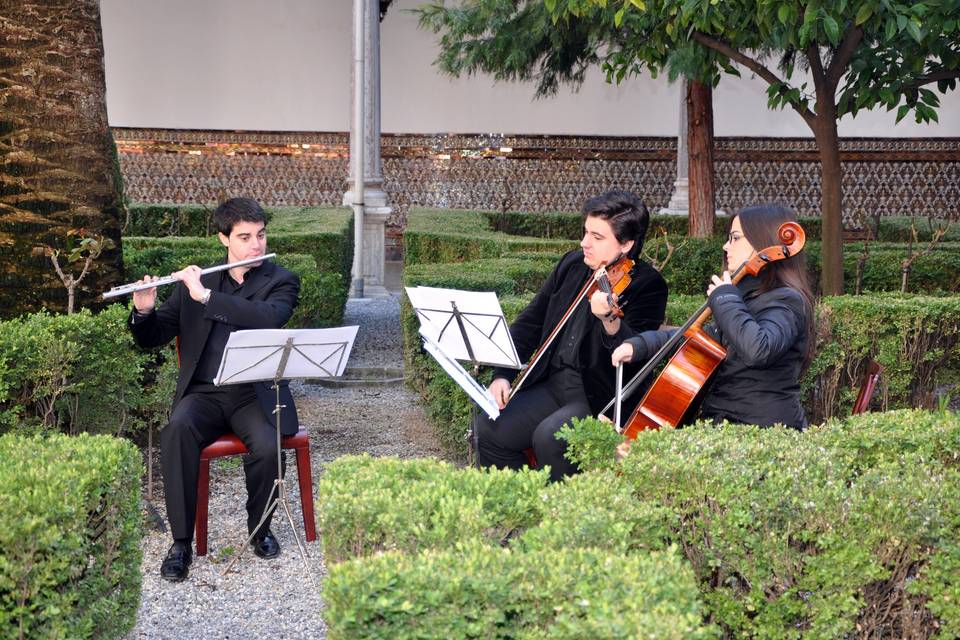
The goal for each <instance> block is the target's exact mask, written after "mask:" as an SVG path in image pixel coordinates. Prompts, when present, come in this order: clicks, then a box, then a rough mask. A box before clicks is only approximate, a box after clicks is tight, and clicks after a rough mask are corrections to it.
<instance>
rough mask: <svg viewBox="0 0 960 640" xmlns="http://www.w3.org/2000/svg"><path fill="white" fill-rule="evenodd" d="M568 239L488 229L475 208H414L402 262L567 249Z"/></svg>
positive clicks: (406, 233)
mask: <svg viewBox="0 0 960 640" xmlns="http://www.w3.org/2000/svg"><path fill="white" fill-rule="evenodd" d="M575 248H576V243H575V242H571V241H569V240H548V239H541V238H526V237H522V236H511V235H508V234H505V233H499V232H496V231H491V230H490V228H489V226H488V224H487V221H486V218H485V217H484V216H483V215H482V214H480V213H477V212H474V211H456V210H444V209H417V210H414V211H411V212H410V213H409V214H408V215H407V226H406V228H405V229H404V232H403V262H404V265H405V266H412V265H416V264H428V263H442V262H463V261H465V260H477V259H480V258H499V257H501V256H509V255H511V254H512V253H514V252H529V251H545V252H548V253H554V254H555V253H557V252H566V251H569V250H570V249H575Z"/></svg>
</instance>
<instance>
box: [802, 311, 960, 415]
mask: <svg viewBox="0 0 960 640" xmlns="http://www.w3.org/2000/svg"><path fill="white" fill-rule="evenodd" d="M817 316H818V323H817V324H818V327H817V350H816V353H815V355H814V359H813V362H812V363H811V365H810V369H809V370H808V371H807V373H806V374H805V376H804V378H803V380H802V381H801V383H802V386H803V394H804V398H805V404H806V405H807V407H808V414H809V415H808V417H810V418H811V419H812V420H813V421H815V422H819V421H821V420H822V419H825V418H827V417H829V416H832V415H844V414H845V413H846V412H847V411H849V407H851V406H852V405H853V401H854V399H855V396H856V392H857V390H858V387H859V385H860V380H861V378H862V377H863V373H864V371H865V370H866V364H867V363H868V362H869V360H871V359H873V360H876V361H877V362H879V363H880V364H881V365H882V366H883V368H884V370H883V374H882V375H881V377H880V383H879V385H878V389H877V394H878V396H879V397H878V399H877V401H876V405H877V406H878V407H880V408H881V409H883V410H887V409H893V408H906V407H927V408H932V407H933V406H935V404H936V392H937V391H936V390H937V386H938V385H946V384H955V383H956V382H957V379H958V371H960V354H958V351H957V348H956V345H957V342H958V339H960V298H958V297H956V296H954V297H948V298H939V297H930V296H901V295H897V294H883V295H875V296H837V297H831V298H823V299H822V300H821V303H820V304H819V305H818V307H817Z"/></svg>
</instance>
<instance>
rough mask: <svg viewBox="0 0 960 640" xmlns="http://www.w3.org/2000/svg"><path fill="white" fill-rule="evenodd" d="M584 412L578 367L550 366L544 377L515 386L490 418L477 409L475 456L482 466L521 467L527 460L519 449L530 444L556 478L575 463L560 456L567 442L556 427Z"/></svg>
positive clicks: (569, 471) (574, 469) (585, 405)
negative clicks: (523, 386)
mask: <svg viewBox="0 0 960 640" xmlns="http://www.w3.org/2000/svg"><path fill="white" fill-rule="evenodd" d="M589 415H591V411H590V404H589V403H588V402H587V397H586V395H585V394H584V391H583V380H582V379H581V378H580V374H579V372H577V371H575V370H573V369H568V368H562V369H552V370H551V371H550V374H549V375H548V376H547V378H546V379H545V380H543V381H541V382H538V383H537V384H534V385H532V386H531V387H530V388H528V389H523V390H521V391H519V392H517V394H516V395H515V396H514V397H513V398H512V399H511V400H510V402H508V403H507V406H506V407H504V409H503V411H501V412H500V417H499V418H497V419H496V420H491V419H490V418H488V417H487V416H486V414H482V413H481V414H478V415H477V418H476V420H475V421H474V424H473V428H474V429H475V430H476V435H477V460H478V461H479V463H480V464H481V465H483V466H492V467H497V468H498V469H504V468H506V469H521V468H523V466H524V465H525V464H526V463H527V459H526V456H524V454H523V450H524V449H529V448H532V449H533V452H534V455H536V456H537V464H539V465H540V466H548V465H549V466H550V479H551V480H552V481H557V480H560V479H562V478H563V477H565V476H569V475H572V474H574V473H576V472H577V471H578V469H577V467H576V466H575V465H574V464H573V463H572V462H570V461H569V460H567V459H566V458H565V457H564V453H565V452H566V450H567V443H566V442H564V441H562V440H558V439H557V438H556V433H557V431H559V430H560V428H561V427H562V426H563V425H565V424H567V423H569V422H570V420H571V419H573V418H585V417H587V416H589Z"/></svg>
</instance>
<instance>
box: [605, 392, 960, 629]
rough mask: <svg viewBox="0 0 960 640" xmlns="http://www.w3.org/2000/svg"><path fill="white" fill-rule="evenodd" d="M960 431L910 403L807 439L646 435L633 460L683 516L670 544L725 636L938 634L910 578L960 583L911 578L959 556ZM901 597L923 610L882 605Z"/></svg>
mask: <svg viewBox="0 0 960 640" xmlns="http://www.w3.org/2000/svg"><path fill="white" fill-rule="evenodd" d="M933 425H936V426H933ZM931 426H933V428H932V429H928V428H929V427H931ZM838 429H839V431H838ZM958 437H960V421H958V419H957V417H956V416H955V415H953V414H936V415H931V414H925V413H921V412H909V411H901V412H895V413H887V414H872V415H871V414H866V415H864V416H854V417H852V418H850V419H849V420H847V421H846V423H845V424H844V425H842V426H840V425H837V424H836V423H834V424H830V425H828V426H826V427H823V428H819V429H813V430H811V431H809V432H807V433H804V434H799V433H797V432H795V431H792V430H789V429H779V428H773V429H758V428H755V427H743V426H735V425H726V424H725V425H723V426H722V427H721V428H712V427H709V426H697V427H693V428H686V429H682V430H679V431H676V430H670V431H663V432H644V433H642V434H641V435H640V437H639V438H637V440H636V441H634V444H633V447H632V450H631V452H630V454H629V455H628V456H627V458H626V460H625V462H624V463H623V464H622V465H621V467H620V468H621V472H622V474H623V476H624V477H625V478H626V480H627V481H628V482H629V484H630V485H631V487H632V488H633V492H634V495H635V496H636V497H637V499H639V500H641V501H644V502H652V503H654V504H656V505H660V506H663V507H667V508H669V509H670V510H671V511H672V512H673V515H674V516H675V517H677V518H678V522H679V525H678V528H677V529H676V530H675V537H673V538H671V541H672V542H674V543H676V544H678V545H680V546H681V548H683V549H685V550H687V551H686V554H685V555H686V557H687V559H688V560H689V561H690V562H691V564H692V565H693V567H694V570H695V572H696V573H697V576H698V578H699V580H700V584H701V589H702V590H703V592H704V598H705V601H706V602H707V606H708V607H709V609H710V611H711V615H712V618H713V619H714V620H715V621H717V622H718V623H719V624H720V625H721V626H722V627H723V628H724V629H725V633H726V635H729V636H742V635H746V636H750V637H799V634H798V633H797V631H796V630H797V629H804V630H805V631H804V634H803V637H817V638H821V637H822V638H836V637H843V636H844V635H848V634H852V633H854V629H855V628H858V629H860V630H861V632H870V631H872V632H873V633H874V634H880V635H888V636H891V637H906V636H909V635H914V634H918V635H926V634H927V633H930V632H931V631H932V629H931V627H930V625H931V623H932V621H931V620H930V619H929V618H927V619H926V621H925V622H924V616H923V600H922V599H916V598H911V597H909V596H908V595H907V591H906V590H907V589H908V585H910V586H909V589H910V590H911V591H913V592H914V593H920V594H924V595H927V594H930V595H931V596H933V597H934V598H935V599H936V598H939V602H944V600H943V597H944V596H949V594H950V593H951V590H955V589H956V588H957V583H956V578H955V577H953V576H950V577H947V576H945V575H944V574H943V573H938V572H937V571H931V573H930V578H929V580H925V581H923V582H922V583H920V584H916V583H914V579H913V578H912V577H911V574H912V573H913V570H914V567H920V569H919V573H920V574H921V575H924V570H923V567H924V566H925V565H926V563H927V562H928V561H929V562H931V564H932V565H933V566H934V567H937V568H939V567H941V566H944V563H945V562H952V561H953V560H950V559H951V558H953V557H954V556H953V554H954V553H955V550H954V549H953V541H954V540H956V539H957V536H958V534H960V530H958V529H960V512H958V508H957V504H958V503H957V500H956V496H957V493H958V487H960V484H958V482H957V480H958V477H957V470H956V460H957V457H956V449H957V445H956V443H957V438H958ZM944 441H946V442H948V443H950V444H951V446H950V447H948V448H947V450H946V451H943V452H940V451H934V449H935V448H936V446H937V445H938V444H940V443H943V442H944ZM935 558H936V559H937V560H936V562H934V561H933V559H935ZM945 559H946V560H945ZM880 585H883V586H882V588H881V587H880ZM934 594H936V595H934ZM893 603H897V604H896V605H894V604H893ZM889 606H897V607H900V606H903V607H906V610H908V611H913V612H915V613H913V614H912V615H908V616H901V617H898V618H895V619H890V618H885V617H884V616H883V615H882V614H878V613H877V612H882V611H885V610H886V608H887V607H889ZM911 625H913V626H911ZM791 630H793V631H791ZM946 635H947V636H948V637H950V636H952V635H953V634H952V633H947V634H946Z"/></svg>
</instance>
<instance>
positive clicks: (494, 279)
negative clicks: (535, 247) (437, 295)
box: [403, 254, 557, 296]
mask: <svg viewBox="0 0 960 640" xmlns="http://www.w3.org/2000/svg"><path fill="white" fill-rule="evenodd" d="M534 255H535V256H536V257H530V258H514V257H510V258H488V259H482V260H471V261H469V262H450V263H440V264H418V265H414V266H410V267H407V268H406V269H404V271H403V280H404V284H405V286H415V285H414V284H413V283H416V285H419V286H425V287H446V288H450V289H467V290H470V291H495V292H496V293H497V295H498V296H507V295H513V294H521V293H529V292H534V291H536V290H537V289H539V288H540V285H541V284H543V281H544V280H546V279H547V276H549V275H550V272H552V271H553V268H554V267H555V266H556V262H557V258H556V256H555V254H542V255H536V254H534Z"/></svg>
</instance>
